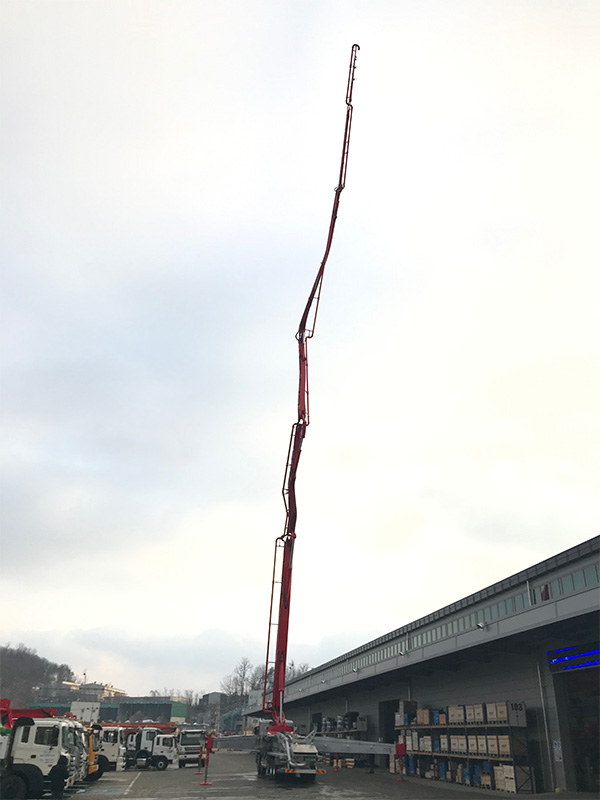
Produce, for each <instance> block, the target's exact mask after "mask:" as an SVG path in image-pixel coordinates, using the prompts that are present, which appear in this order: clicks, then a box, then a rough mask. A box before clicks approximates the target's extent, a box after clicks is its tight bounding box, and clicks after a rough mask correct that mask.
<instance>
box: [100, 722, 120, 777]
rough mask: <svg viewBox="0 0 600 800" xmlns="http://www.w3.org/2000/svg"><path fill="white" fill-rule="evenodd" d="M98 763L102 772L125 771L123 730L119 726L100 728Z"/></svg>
mask: <svg viewBox="0 0 600 800" xmlns="http://www.w3.org/2000/svg"><path fill="white" fill-rule="evenodd" d="M98 763H99V765H100V767H101V769H102V771H103V772H107V771H108V770H114V771H116V772H122V771H123V770H124V769H125V729H124V728H122V727H121V726H120V725H103V726H102V729H101V731H100V752H99V753H98Z"/></svg>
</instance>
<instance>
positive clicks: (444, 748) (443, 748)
mask: <svg viewBox="0 0 600 800" xmlns="http://www.w3.org/2000/svg"><path fill="white" fill-rule="evenodd" d="M440 752H441V753H447V752H448V736H447V735H446V734H440Z"/></svg>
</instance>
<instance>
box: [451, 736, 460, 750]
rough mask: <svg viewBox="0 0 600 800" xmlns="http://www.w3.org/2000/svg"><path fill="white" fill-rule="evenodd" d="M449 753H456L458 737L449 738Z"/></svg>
mask: <svg viewBox="0 0 600 800" xmlns="http://www.w3.org/2000/svg"><path fill="white" fill-rule="evenodd" d="M450 752H451V753H458V736H451V737H450Z"/></svg>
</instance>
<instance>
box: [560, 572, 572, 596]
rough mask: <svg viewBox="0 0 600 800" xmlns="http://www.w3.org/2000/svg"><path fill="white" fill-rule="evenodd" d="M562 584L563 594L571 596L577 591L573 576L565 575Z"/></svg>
mask: <svg viewBox="0 0 600 800" xmlns="http://www.w3.org/2000/svg"><path fill="white" fill-rule="evenodd" d="M561 583H562V594H571V593H572V592H574V591H575V586H574V584H573V576H572V575H565V576H564V577H563V578H562V579H561Z"/></svg>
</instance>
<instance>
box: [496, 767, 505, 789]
mask: <svg viewBox="0 0 600 800" xmlns="http://www.w3.org/2000/svg"><path fill="white" fill-rule="evenodd" d="M494 787H495V788H496V789H499V790H500V791H501V792H503V791H504V766H503V765H502V764H501V765H500V766H495V767H494Z"/></svg>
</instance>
